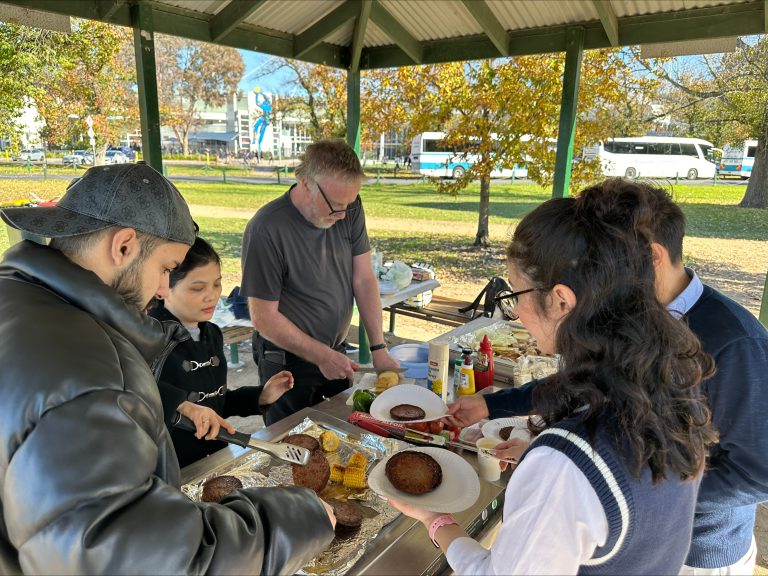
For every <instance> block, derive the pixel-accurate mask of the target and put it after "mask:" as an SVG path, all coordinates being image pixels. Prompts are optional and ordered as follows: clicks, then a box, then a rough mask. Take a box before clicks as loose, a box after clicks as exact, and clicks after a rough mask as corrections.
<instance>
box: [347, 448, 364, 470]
mask: <svg viewBox="0 0 768 576" xmlns="http://www.w3.org/2000/svg"><path fill="white" fill-rule="evenodd" d="M347 466H351V467H352V468H362V469H363V470H365V469H366V468H368V458H366V457H365V454H363V453H361V452H355V453H354V454H352V456H350V457H349V460H347Z"/></svg>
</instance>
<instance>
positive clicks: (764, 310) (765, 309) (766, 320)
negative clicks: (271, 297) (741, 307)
mask: <svg viewBox="0 0 768 576" xmlns="http://www.w3.org/2000/svg"><path fill="white" fill-rule="evenodd" d="M759 318H760V322H762V323H763V326H765V327H766V328H768V274H766V275H765V286H763V302H762V303H761V304H760V316H759Z"/></svg>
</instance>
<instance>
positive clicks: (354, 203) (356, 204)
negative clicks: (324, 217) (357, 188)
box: [315, 181, 362, 216]
mask: <svg viewBox="0 0 768 576" xmlns="http://www.w3.org/2000/svg"><path fill="white" fill-rule="evenodd" d="M315 186H317V189H318V190H319V191H320V195H321V196H322V197H323V200H325V203H326V204H328V208H329V209H330V210H331V211H330V213H329V214H328V216H333V215H334V214H342V213H344V214H347V213H349V212H352V211H353V210H357V209H358V208H360V203H361V202H362V201H361V200H360V194H358V195H357V197H356V198H355V199H354V200H353V201H352V203H351V204H348V205H347V207H346V208H342V209H340V210H337V209H336V208H334V207H333V204H331V201H330V200H328V196H326V195H325V192H323V189H322V188H321V187H320V184H318V183H317V181H315Z"/></svg>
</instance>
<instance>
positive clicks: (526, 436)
mask: <svg viewBox="0 0 768 576" xmlns="http://www.w3.org/2000/svg"><path fill="white" fill-rule="evenodd" d="M507 426H514V427H515V429H514V430H512V433H511V434H510V435H509V439H510V440H511V439H512V438H520V439H521V440H525V441H526V442H530V441H531V433H530V432H529V431H528V418H523V417H521V416H518V417H515V418H497V419H496V420H489V421H488V422H486V423H485V424H483V436H485V437H486V438H495V439H496V440H503V438H502V437H501V436H500V435H499V432H500V431H501V429H502V428H506V427H507Z"/></svg>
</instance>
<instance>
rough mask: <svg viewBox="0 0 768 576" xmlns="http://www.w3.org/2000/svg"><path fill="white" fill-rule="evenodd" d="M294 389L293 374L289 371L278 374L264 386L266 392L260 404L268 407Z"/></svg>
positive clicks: (262, 393) (263, 393)
mask: <svg viewBox="0 0 768 576" xmlns="http://www.w3.org/2000/svg"><path fill="white" fill-rule="evenodd" d="M291 388H293V374H291V373H290V372H288V370H283V371H282V372H278V373H277V374H275V375H274V376H272V378H270V379H269V380H267V383H266V384H264V390H262V392H261V396H260V397H259V404H263V405H267V404H272V403H273V402H277V401H278V400H279V399H280V396H282V395H283V394H285V393H286V392H288V390H290V389H291Z"/></svg>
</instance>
